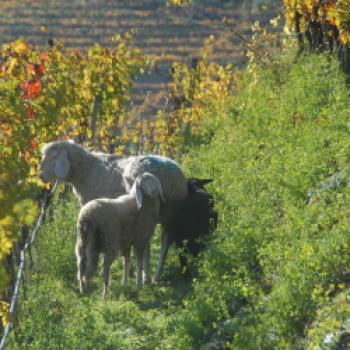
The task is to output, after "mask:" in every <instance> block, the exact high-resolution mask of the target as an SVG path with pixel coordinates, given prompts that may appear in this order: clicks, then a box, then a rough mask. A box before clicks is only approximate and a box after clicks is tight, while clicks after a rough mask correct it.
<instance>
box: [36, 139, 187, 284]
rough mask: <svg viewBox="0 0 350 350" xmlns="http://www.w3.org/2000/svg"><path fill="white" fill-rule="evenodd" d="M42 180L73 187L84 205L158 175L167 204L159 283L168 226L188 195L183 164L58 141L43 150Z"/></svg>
mask: <svg viewBox="0 0 350 350" xmlns="http://www.w3.org/2000/svg"><path fill="white" fill-rule="evenodd" d="M42 154H43V158H42V160H41V163H40V174H39V176H40V178H41V179H42V180H43V181H44V182H48V181H52V180H55V179H58V180H61V181H65V182H67V183H70V184H71V185H72V186H73V191H74V193H75V194H76V196H77V197H78V199H79V201H80V203H81V204H82V205H84V204H86V203H87V202H89V201H90V200H93V199H96V198H102V197H105V198H116V197H118V196H120V195H122V194H125V193H127V192H130V190H131V187H132V184H133V183H134V181H135V179H136V177H137V176H139V175H140V174H142V173H144V172H146V171H147V172H149V173H151V174H153V175H155V176H156V177H157V178H158V179H159V181H160V183H161V186H162V190H163V195H164V198H165V202H164V203H162V204H161V209H160V219H159V220H160V223H161V224H162V226H163V234H162V238H161V252H160V255H159V259H158V265H157V270H156V273H155V276H154V279H155V280H156V281H157V280H158V279H159V276H160V271H161V270H162V266H163V264H164V259H165V256H166V253H165V254H164V252H166V251H167V250H168V242H169V239H168V227H169V226H170V223H171V221H172V217H173V215H174V213H175V211H176V209H177V207H178V206H179V204H180V202H181V201H182V200H183V199H184V198H186V196H187V184H186V177H185V175H184V173H183V172H182V170H181V168H180V167H179V165H178V164H177V163H176V162H174V161H173V160H171V159H169V158H167V157H160V156H156V155H147V156H132V157H117V156H116V155H111V154H104V153H94V152H90V151H88V150H87V149H85V148H84V147H82V146H80V145H78V144H75V143H74V142H71V141H55V142H50V143H48V144H46V145H45V146H44V147H43V149H42Z"/></svg>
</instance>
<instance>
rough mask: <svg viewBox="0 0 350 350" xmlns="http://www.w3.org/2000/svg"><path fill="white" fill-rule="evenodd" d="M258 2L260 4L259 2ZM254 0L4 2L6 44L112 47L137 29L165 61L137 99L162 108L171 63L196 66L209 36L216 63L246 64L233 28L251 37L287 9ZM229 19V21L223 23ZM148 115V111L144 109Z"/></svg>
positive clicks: (0, 29) (0, 35) (139, 87)
mask: <svg viewBox="0 0 350 350" xmlns="http://www.w3.org/2000/svg"><path fill="white" fill-rule="evenodd" d="M255 2H256V3H257V4H258V3H259V2H257V1H255ZM255 2H254V1H243V2H242V1H238V2H237V1H218V0H206V1H195V2H194V5H193V6H189V7H184V8H169V7H167V6H166V1H161V0H157V1H155V0H132V1H126V0H123V1H114V0H104V1H96V0H73V1H68V0H59V1H45V0H37V1H28V0H24V1H3V2H1V3H0V12H1V16H0V44H2V43H5V42H8V41H12V40H15V39H17V38H18V37H24V38H25V39H26V40H28V42H29V43H30V44H33V45H37V46H39V47H45V45H46V43H47V40H48V39H50V38H54V39H60V40H62V41H63V42H64V44H65V46H66V47H67V48H70V49H74V50H86V49H87V48H88V47H91V46H93V45H94V44H95V43H100V44H102V45H106V46H111V39H112V37H113V36H114V34H116V33H119V34H123V33H125V32H126V31H130V30H132V29H136V33H135V41H134V42H135V45H136V46H138V47H140V48H141V49H142V51H143V52H144V53H145V54H147V55H151V56H153V57H155V56H156V57H157V58H158V59H159V64H158V69H157V71H156V72H151V73H150V74H145V75H143V76H140V77H139V78H138V80H137V82H136V86H135V90H134V95H133V101H134V104H136V105H140V104H143V103H144V102H145V97H146V94H147V92H151V93H153V94H154V95H157V94H158V96H157V97H156V96H155V97H154V100H153V101H151V102H148V104H147V106H145V108H144V109H147V108H149V105H150V104H151V105H152V104H153V105H157V107H160V103H164V101H163V102H162V101H160V99H161V98H162V97H163V96H164V95H165V94H166V93H167V82H168V81H169V78H170V75H169V69H170V64H171V62H173V61H185V62H191V59H192V58H194V57H198V56H199V54H200V49H201V48H202V47H203V43H204V40H205V38H207V37H208V36H209V35H215V37H216V40H215V44H214V45H213V48H212V52H211V60H213V61H215V62H218V63H222V64H227V63H234V64H235V65H242V63H244V62H245V57H244V48H243V47H242V46H241V45H240V42H239V40H238V39H237V37H236V36H234V35H233V34H232V32H231V31H230V29H235V30H237V31H239V32H240V33H241V34H243V35H245V34H248V35H250V26H251V23H252V22H254V21H255V20H257V19H259V20H261V21H262V22H267V21H268V19H269V18H272V17H273V16H275V15H276V14H277V13H278V11H280V10H281V1H269V2H268V3H272V5H271V6H270V7H269V8H267V9H266V8H265V10H261V7H260V9H259V6H258V5H255V6H254V3H255ZM223 19H225V22H224V21H223ZM141 111H142V109H141Z"/></svg>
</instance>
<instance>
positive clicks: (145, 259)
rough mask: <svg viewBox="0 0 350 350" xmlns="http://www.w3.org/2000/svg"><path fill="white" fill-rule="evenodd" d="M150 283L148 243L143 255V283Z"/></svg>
mask: <svg viewBox="0 0 350 350" xmlns="http://www.w3.org/2000/svg"><path fill="white" fill-rule="evenodd" d="M150 281H151V277H150V242H148V243H147V245H146V248H145V251H144V253H143V283H144V284H145V283H149V282H150Z"/></svg>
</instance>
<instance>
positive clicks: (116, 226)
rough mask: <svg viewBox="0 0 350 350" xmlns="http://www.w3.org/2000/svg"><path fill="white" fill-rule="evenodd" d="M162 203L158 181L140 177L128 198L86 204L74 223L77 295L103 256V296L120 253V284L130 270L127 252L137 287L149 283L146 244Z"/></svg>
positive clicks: (124, 281)
mask: <svg viewBox="0 0 350 350" xmlns="http://www.w3.org/2000/svg"><path fill="white" fill-rule="evenodd" d="M161 200H162V201H164V198H163V194H162V188H161V184H160V182H159V180H158V179H157V178H156V177H155V176H153V175H152V174H150V173H147V172H146V173H143V174H142V175H140V176H138V177H137V178H136V180H135V182H134V185H133V187H132V189H131V192H130V194H125V195H122V196H120V197H118V198H116V199H110V198H99V199H94V200H92V201H90V202H88V203H87V204H85V205H84V206H83V207H82V208H81V210H80V213H79V217H78V222H77V230H78V237H77V244H76V256H77V265H78V274H77V277H78V281H79V285H80V293H81V294H83V293H84V292H85V291H86V287H87V283H88V281H89V279H91V278H92V277H93V276H94V274H95V273H96V268H97V258H98V254H99V253H103V254H104V259H103V269H102V271H103V278H104V289H103V295H104V296H105V294H106V291H107V287H108V284H109V270H110V266H111V264H112V262H113V261H114V259H115V258H116V256H117V255H118V253H119V252H121V255H122V256H123V258H124V276H123V284H124V285H126V284H127V281H128V276H129V268H130V248H131V246H133V248H134V250H135V254H136V260H137V269H136V271H137V278H136V283H137V287H139V286H140V285H141V282H142V271H144V276H143V281H144V282H146V281H149V259H150V256H149V255H150V253H149V241H150V239H151V236H152V233H153V231H154V228H155V226H156V224H157V222H158V221H159V213H160V201H161Z"/></svg>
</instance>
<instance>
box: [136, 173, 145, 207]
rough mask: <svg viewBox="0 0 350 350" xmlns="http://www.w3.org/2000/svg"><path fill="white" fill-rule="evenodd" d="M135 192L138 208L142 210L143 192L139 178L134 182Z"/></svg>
mask: <svg viewBox="0 0 350 350" xmlns="http://www.w3.org/2000/svg"><path fill="white" fill-rule="evenodd" d="M134 192H135V197H136V206H137V210H140V208H141V207H142V201H143V194H142V191H141V188H140V181H139V180H138V179H137V180H136V181H135V183H134Z"/></svg>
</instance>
